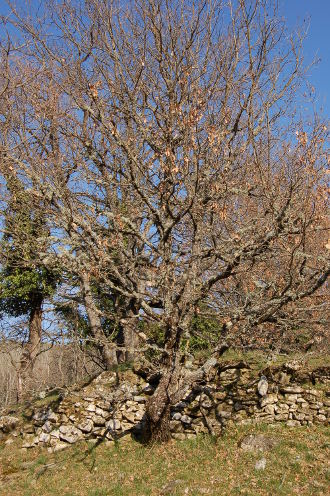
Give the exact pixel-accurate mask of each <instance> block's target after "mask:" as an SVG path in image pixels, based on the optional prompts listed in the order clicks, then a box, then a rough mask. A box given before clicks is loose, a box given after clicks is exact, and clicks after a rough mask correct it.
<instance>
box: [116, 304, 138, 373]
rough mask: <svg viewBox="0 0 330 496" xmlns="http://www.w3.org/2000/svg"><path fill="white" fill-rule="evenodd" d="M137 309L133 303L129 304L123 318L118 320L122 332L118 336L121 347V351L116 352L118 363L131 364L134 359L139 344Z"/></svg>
mask: <svg viewBox="0 0 330 496" xmlns="http://www.w3.org/2000/svg"><path fill="white" fill-rule="evenodd" d="M137 313H138V308H136V305H135V304H134V303H131V304H130V305H129V307H128V308H127V309H125V315H124V318H122V319H121V320H120V323H121V327H122V331H121V333H120V336H119V344H121V345H122V346H123V348H124V349H123V350H122V351H121V350H120V351H119V352H118V362H119V363H123V362H133V361H134V359H135V357H136V352H135V350H136V348H137V347H138V344H139V338H138V335H137V322H136V315H137Z"/></svg>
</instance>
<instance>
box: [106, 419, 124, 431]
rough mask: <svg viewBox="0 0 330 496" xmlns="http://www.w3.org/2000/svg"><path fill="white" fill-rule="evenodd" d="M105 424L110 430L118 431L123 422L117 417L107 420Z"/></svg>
mask: <svg viewBox="0 0 330 496" xmlns="http://www.w3.org/2000/svg"><path fill="white" fill-rule="evenodd" d="M105 426H106V428H107V429H109V430H110V431H118V430H119V429H120V428H121V423H120V422H119V420H117V419H111V420H108V422H106V424H105Z"/></svg>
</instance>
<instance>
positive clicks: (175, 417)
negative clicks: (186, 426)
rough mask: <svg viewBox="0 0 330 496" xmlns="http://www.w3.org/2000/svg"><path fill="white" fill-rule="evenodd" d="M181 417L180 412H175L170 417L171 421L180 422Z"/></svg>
mask: <svg viewBox="0 0 330 496" xmlns="http://www.w3.org/2000/svg"><path fill="white" fill-rule="evenodd" d="M181 417H182V414H181V413H180V412H175V413H174V414H173V416H172V418H173V420H180V419H181Z"/></svg>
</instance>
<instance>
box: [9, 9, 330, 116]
mask: <svg viewBox="0 0 330 496" xmlns="http://www.w3.org/2000/svg"><path fill="white" fill-rule="evenodd" d="M123 1H125V0H123ZM278 2H279V8H280V13H281V15H282V16H284V17H285V18H286V19H287V22H288V26H289V28H290V29H294V28H295V27H297V26H298V25H303V24H304V21H305V25H306V24H307V25H309V30H308V35H307V38H306V40H305V43H304V55H305V61H306V63H310V62H311V61H312V60H313V58H314V57H315V56H317V58H319V59H320V61H319V63H318V65H317V66H316V67H314V68H313V69H312V70H311V71H310V75H309V80H310V82H311V84H312V85H313V86H314V87H315V91H316V96H317V102H316V103H317V108H318V109H321V108H323V112H324V115H325V116H328V117H329V115H330V94H329V81H330V0H278ZM14 3H16V4H18V5H25V4H26V0H16V2H15V1H14ZM28 3H30V5H32V6H33V7H37V6H39V5H42V0H29V1H28ZM6 4H7V1H6V0H0V15H1V14H5V13H6V12H8V7H7V5H6Z"/></svg>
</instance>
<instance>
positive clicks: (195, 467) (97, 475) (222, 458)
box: [0, 425, 330, 496]
mask: <svg viewBox="0 0 330 496" xmlns="http://www.w3.org/2000/svg"><path fill="white" fill-rule="evenodd" d="M251 432H254V433H255V432H263V433H266V434H267V435H269V436H271V437H272V438H275V439H277V440H278V441H279V443H278V445H277V446H276V447H275V448H273V449H272V450H271V451H270V452H267V453H266V454H264V455H262V454H260V453H246V452H243V451H242V450H240V449H239V448H238V447H237V442H238V441H239V439H241V437H242V436H243V435H245V434H247V433H251ZM329 447H330V431H329V429H327V428H326V427H324V426H315V427H313V428H307V427H306V428H295V429H290V428H288V427H286V426H284V425H276V426H274V427H271V426H261V425H260V426H258V427H247V426H245V427H241V428H239V429H237V430H234V431H231V432H230V433H227V434H226V435H225V436H224V437H222V438H220V439H219V440H218V441H217V442H215V441H214V440H213V439H211V438H209V437H200V438H198V439H197V440H187V441H182V442H178V441H172V442H171V443H169V444H167V445H164V446H154V447H153V448H149V447H144V446H141V445H140V444H138V443H137V442H135V441H133V440H132V439H128V438H126V439H124V440H122V441H121V442H120V443H119V444H117V445H112V446H106V445H105V444H100V445H99V446H97V447H95V448H92V447H91V446H90V445H88V444H87V443H85V442H84V443H81V444H77V445H75V446H72V447H70V448H68V449H67V450H65V451H62V452H59V453H56V454H50V453H48V452H47V450H37V449H35V450H30V451H28V452H25V453H23V452H22V451H21V450H20V449H19V441H17V443H16V444H12V445H7V446H5V447H4V446H2V449H1V451H0V480H1V483H0V494H4V495H5V494H6V495H8V496H21V495H24V496H32V495H36V494H37V495H40V496H42V495H61V496H73V495H77V496H78V495H79V496H85V495H86V496H128V495H130V496H142V495H143V496H145V495H151V496H161V495H166V494H167V495H186V494H188V495H190V496H193V495H194V496H199V495H202V494H209V495H228V496H229V495H230V496H232V495H236V494H243V495H251V496H256V495H294V494H299V495H301V496H303V495H326V494H328V493H327V487H328V485H329V480H330V471H329V465H328V460H329V454H330V453H329ZM262 456H265V458H266V460H267V465H266V468H265V470H261V471H256V470H255V468H254V467H255V463H256V461H257V460H258V459H260V458H262Z"/></svg>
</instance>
